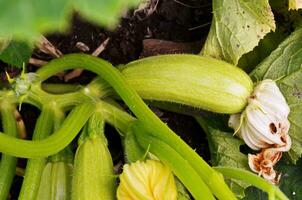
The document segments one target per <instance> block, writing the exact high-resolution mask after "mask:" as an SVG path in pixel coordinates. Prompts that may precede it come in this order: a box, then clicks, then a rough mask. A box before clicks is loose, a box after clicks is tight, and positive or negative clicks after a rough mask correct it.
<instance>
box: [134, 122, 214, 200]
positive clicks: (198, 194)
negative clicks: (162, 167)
mask: <svg viewBox="0 0 302 200" xmlns="http://www.w3.org/2000/svg"><path fill="white" fill-rule="evenodd" d="M132 130H133V132H134V133H135V136H136V138H137V140H138V141H140V142H139V143H140V145H142V147H143V149H149V151H150V152H151V153H153V154H155V155H156V156H157V157H158V158H159V159H160V161H162V162H164V163H165V164H166V165H167V166H169V167H170V169H171V170H172V171H173V172H174V174H175V175H176V176H177V177H178V178H179V179H180V180H181V182H182V183H183V184H184V185H185V186H186V187H187V189H188V190H189V191H190V193H191V194H192V196H193V197H194V199H196V200H202V199H209V200H214V199H215V197H214V196H213V194H212V192H211V191H210V189H209V188H208V186H207V185H206V184H205V183H204V181H203V180H202V178H201V177H200V176H199V175H198V174H197V173H196V171H195V170H194V169H193V168H192V166H191V165H190V164H189V163H188V162H186V160H185V159H184V158H183V157H181V156H180V155H179V154H178V153H177V152H176V151H175V150H174V149H173V148H171V147H170V146H169V145H167V144H165V143H164V142H162V141H160V140H159V139H158V138H155V137H152V136H150V135H149V134H147V133H146V134H144V135H142V134H140V133H141V132H144V131H145V130H144V128H143V127H142V126H141V125H140V123H139V122H136V123H135V124H134V125H133V126H132Z"/></svg>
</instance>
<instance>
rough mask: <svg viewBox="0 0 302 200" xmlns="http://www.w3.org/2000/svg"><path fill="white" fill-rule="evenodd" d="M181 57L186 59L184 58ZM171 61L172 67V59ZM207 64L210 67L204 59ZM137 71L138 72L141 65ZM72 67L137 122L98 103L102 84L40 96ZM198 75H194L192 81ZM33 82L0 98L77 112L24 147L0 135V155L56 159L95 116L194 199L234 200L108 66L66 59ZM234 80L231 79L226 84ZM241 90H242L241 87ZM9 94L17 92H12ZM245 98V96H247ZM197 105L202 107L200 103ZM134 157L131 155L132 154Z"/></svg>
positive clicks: (214, 173)
mask: <svg viewBox="0 0 302 200" xmlns="http://www.w3.org/2000/svg"><path fill="white" fill-rule="evenodd" d="M183 57H184V58H186V56H185V55H184V56H183ZM154 59H157V58H156V57H154ZM196 59H197V58H196ZM200 59H202V58H200ZM171 60H172V61H173V57H172V56H171ZM208 62H210V63H211V62H215V61H214V60H212V59H208ZM166 63H169V60H167V61H166V62H164V63H163V64H166ZM188 64H190V63H188ZM131 65H133V64H131ZM131 65H130V66H131ZM139 65H142V66H143V62H142V63H140V64H139ZM192 65H194V63H192ZM73 66H77V67H83V68H85V69H88V70H91V71H93V72H95V73H97V74H98V75H100V77H102V79H103V80H104V81H105V82H106V83H107V84H109V85H110V86H111V87H112V89H113V90H115V92H116V93H117V94H118V95H119V96H120V97H121V98H122V99H123V100H124V102H125V103H126V104H127V105H128V107H129V108H130V109H131V111H132V112H133V113H134V115H135V116H136V118H137V119H135V118H133V117H131V116H130V115H129V114H126V113H125V112H124V111H122V110H120V109H119V108H117V107H115V106H114V105H112V104H110V103H107V102H106V101H104V99H102V97H104V96H105V95H108V94H109V93H108V91H106V90H104V88H106V87H104V86H102V82H98V81H95V82H92V83H91V84H90V85H88V86H87V87H84V88H82V89H80V90H79V91H76V92H72V93H67V94H57V95H54V94H49V93H46V92H44V91H43V90H41V82H43V81H44V80H46V79H47V78H48V77H50V76H52V75H54V74H56V73H58V72H59V71H62V70H67V69H71V68H73ZM205 67H206V66H205ZM230 69H233V68H230ZM200 71H205V69H203V68H200ZM234 71H235V72H236V71H237V70H235V68H234ZM205 73H207V72H205ZM209 73H211V72H209ZM238 73H239V74H243V72H242V71H238ZM199 75H200V74H198V73H196V76H199ZM26 76H28V75H26V74H25V75H24V77H23V78H24V79H26ZM37 77H39V79H34V80H33V81H32V82H31V83H30V86H29V87H26V88H27V90H22V95H21V96H20V93H18V91H16V90H15V91H11V90H8V91H3V96H5V97H7V98H8V99H9V100H10V101H11V102H15V103H17V102H19V101H20V100H22V101H23V102H26V103H30V104H32V105H35V106H37V107H39V108H43V106H44V105H51V106H52V108H57V109H61V110H67V109H70V108H71V107H73V106H75V105H77V106H76V107H75V108H74V109H73V110H72V111H71V112H70V114H69V115H68V116H67V117H66V119H65V120H64V122H63V123H62V125H61V126H60V128H59V129H58V130H57V131H55V132H54V133H53V134H52V135H51V136H49V137H47V138H45V139H42V140H36V141H24V140H20V139H13V138H11V137H7V136H5V135H4V134H0V150H1V152H4V153H9V154H12V155H14V156H18V157H26V158H37V157H45V156H49V155H51V154H54V153H57V152H58V151H60V150H62V149H63V148H64V147H66V146H67V145H68V144H69V143H70V142H71V141H72V140H73V138H74V137H75V136H76V135H77V133H78V132H79V131H80V129H81V128H82V127H83V126H84V124H85V123H86V122H87V120H88V119H89V118H90V117H91V116H92V114H93V113H95V112H96V111H97V112H100V113H101V114H102V117H103V118H104V120H105V121H106V122H108V123H111V124H113V125H114V126H115V127H117V128H118V129H119V130H120V131H121V132H122V133H123V136H125V134H127V132H128V130H129V128H131V129H132V130H133V134H134V136H135V138H136V141H137V142H138V144H139V146H140V147H141V148H142V149H143V150H144V151H149V152H151V153H152V154H154V155H156V156H157V157H158V158H159V159H160V160H161V161H163V162H164V163H165V164H167V165H168V166H169V167H170V168H171V169H172V171H173V172H174V173H175V174H176V176H177V177H178V178H179V179H180V180H181V181H182V182H183V183H184V185H185V186H186V187H187V189H188V190H189V191H190V192H191V194H192V195H193V196H194V197H195V198H196V199H202V198H203V197H205V196H206V197H207V198H208V199H214V196H216V197H217V198H219V199H235V196H234V194H233V193H232V192H231V190H230V189H229V188H228V186H227V185H226V183H225V182H224V179H223V176H222V175H221V174H220V173H218V172H217V171H216V170H214V169H212V168H211V167H210V166H209V165H208V164H207V163H206V162H205V161H204V160H203V159H202V158H200V157H199V156H198V155H197V154H196V153H195V152H194V151H193V150H192V149H191V148H190V147H189V146H188V145H186V144H185V143H184V142H183V141H182V140H181V139H180V138H179V137H177V136H176V135H175V134H174V132H173V131H171V130H170V129H169V128H168V127H167V126H166V125H165V124H164V123H163V122H161V121H160V120H159V119H158V118H157V116H156V115H155V114H154V113H153V112H151V111H150V109H149V108H148V107H147V106H146V104H145V103H144V102H143V101H142V99H141V98H140V97H139V95H138V93H137V92H136V91H135V90H134V89H133V87H132V86H131V85H130V84H129V83H128V82H127V81H126V79H125V78H124V76H123V75H122V74H121V73H120V72H119V71H118V70H116V69H115V68H114V67H112V66H111V65H110V64H109V63H107V62H105V61H103V60H101V59H98V58H94V57H91V56H87V55H66V56H64V57H62V58H60V59H56V60H53V61H52V62H50V63H49V64H48V65H47V66H45V67H43V68H41V69H40V70H39V71H37ZM125 77H127V76H125ZM233 77H234V76H232V75H230V78H233ZM21 78H22V77H21ZM242 79H243V83H248V84H247V87H248V88H249V89H247V90H244V91H249V90H250V86H251V84H250V83H251V82H250V81H249V79H248V78H247V76H245V75H243V76H242V78H240V80H242ZM219 80H221V81H222V82H224V80H225V78H224V77H221V79H219V78H217V79H216V80H215V81H217V82H219ZM231 80H233V79H231ZM235 80H236V79H235ZM240 80H239V82H240ZM22 83H23V82H22ZM243 85H244V86H245V84H243ZM213 87H215V86H213ZM14 88H18V87H17V86H14ZM243 88H244V87H243ZM97 89H101V90H97ZM102 89H103V90H102ZM107 89H108V87H107ZM201 90H202V88H201ZM16 92H17V93H16ZM16 94H19V95H16ZM244 94H245V95H248V92H245V93H244ZM175 95H177V94H175ZM100 98H101V99H100ZM171 98H172V97H171ZM173 98H174V97H173ZM175 99H177V98H175ZM200 105H201V107H202V106H204V105H203V104H202V103H201V104H200ZM242 107H243V105H242ZM237 109H238V108H237ZM71 127H72V128H71ZM133 151H136V150H135V149H134V150H133ZM184 169H186V170H184ZM253 177H254V176H251V177H250V178H249V179H251V180H253V179H254V178H253ZM271 195H272V196H274V195H277V196H278V197H279V198H281V199H284V197H282V196H280V193H278V192H274V193H271Z"/></svg>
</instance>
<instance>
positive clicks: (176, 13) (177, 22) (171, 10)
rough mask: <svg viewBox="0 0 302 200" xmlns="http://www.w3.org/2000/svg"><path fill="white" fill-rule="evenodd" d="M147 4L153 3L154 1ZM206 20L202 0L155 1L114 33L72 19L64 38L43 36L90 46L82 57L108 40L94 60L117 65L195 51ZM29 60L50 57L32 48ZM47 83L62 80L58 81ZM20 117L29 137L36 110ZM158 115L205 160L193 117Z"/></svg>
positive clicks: (118, 152)
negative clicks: (150, 9)
mask: <svg viewBox="0 0 302 200" xmlns="http://www.w3.org/2000/svg"><path fill="white" fill-rule="evenodd" d="M152 2H153V3H154V4H155V3H156V1H154V0H152ZM182 2H183V3H182ZM211 16H212V14H211V5H210V3H209V2H208V1H206V0H191V1H189V0H187V1H184V0H179V1H176V0H175V1H174V0H160V1H159V3H158V5H157V9H156V10H155V11H154V12H153V13H152V14H151V15H150V16H146V13H144V12H143V11H141V12H138V13H136V14H134V12H133V11H131V12H128V13H127V14H126V16H124V17H123V18H122V19H121V22H120V25H118V27H117V28H116V29H115V30H113V31H109V30H106V29H104V28H101V27H98V26H95V25H93V24H90V23H87V22H86V21H84V20H82V19H81V18H80V17H79V16H78V15H75V16H74V18H73V20H72V26H71V28H70V31H69V32H68V33H67V34H51V35H48V36H46V37H47V39H48V40H49V41H50V42H51V43H52V44H53V45H54V46H56V47H57V48H58V49H59V50H60V51H62V53H64V54H68V53H74V52H81V50H79V49H78V48H77V47H76V44H77V42H82V43H84V44H86V45H87V46H88V47H89V50H88V51H87V52H85V53H92V52H93V51H94V50H95V49H96V48H97V47H98V46H99V45H100V44H101V43H102V42H103V41H104V40H106V39H107V38H108V37H109V38H110V40H109V43H108V45H107V46H106V49H105V50H104V51H103V52H102V53H101V54H100V55H99V57H101V58H103V59H105V60H108V61H110V62H111V63H113V64H114V65H119V64H124V63H128V62H130V61H132V60H136V59H138V58H140V57H142V56H150V55H154V54H164V53H182V52H188V53H198V52H199V51H200V48H201V45H202V41H204V39H205V37H206V35H207V33H208V30H209V23H210V22H211ZM148 39H149V40H148ZM150 39H151V40H150ZM33 57H34V58H38V59H42V60H51V59H52V57H51V56H49V55H46V54H44V53H41V52H40V51H37V50H36V51H35V52H34V54H33ZM28 70H29V71H34V70H36V67H34V66H29V68H28ZM13 72H14V71H13ZM93 76H94V75H93V74H92V73H88V72H84V73H83V74H82V75H81V76H80V77H78V78H75V79H73V80H71V81H70V82H72V83H88V82H89V81H91V79H92V77H93ZM50 81H53V82H63V81H62V80H60V79H59V78H58V77H54V78H52V79H51V80H50ZM21 114H22V116H23V118H24V120H25V122H26V124H27V125H29V126H31V127H27V129H28V133H31V132H32V130H33V125H34V123H35V119H36V118H37V116H38V114H39V112H38V111H37V110H35V109H32V108H31V107H29V106H26V105H24V107H23V108H22V113H21ZM159 115H160V117H161V119H162V120H163V121H165V122H167V124H168V125H169V126H170V127H171V128H172V129H173V130H174V131H175V132H176V133H177V134H179V135H180V136H181V138H183V139H184V140H185V141H186V142H187V143H188V144H189V145H190V146H191V147H192V148H193V149H196V151H197V152H198V153H199V154H200V155H201V156H202V157H203V158H205V159H206V160H208V161H209V149H208V145H207V140H206V138H205V134H204V133H203V131H202V129H201V128H200V126H199V125H198V124H197V122H195V120H194V118H192V117H189V116H186V115H180V114H176V113H172V112H166V111H163V110H160V114H159ZM106 132H107V133H106V135H107V136H108V140H109V142H110V144H109V147H110V150H111V152H112V155H113V158H114V160H115V163H119V162H120V161H122V160H123V158H124V157H123V153H122V147H121V144H120V139H119V136H118V134H117V133H116V131H115V129H114V128H112V127H109V126H108V127H107V128H106ZM23 163H24V162H23ZM22 165H23V164H22ZM20 181H22V179H20V178H17V179H15V180H14V182H15V186H14V187H13V190H12V191H14V192H13V193H12V194H11V199H16V198H17V194H18V192H16V191H18V188H19V187H16V186H18V185H20Z"/></svg>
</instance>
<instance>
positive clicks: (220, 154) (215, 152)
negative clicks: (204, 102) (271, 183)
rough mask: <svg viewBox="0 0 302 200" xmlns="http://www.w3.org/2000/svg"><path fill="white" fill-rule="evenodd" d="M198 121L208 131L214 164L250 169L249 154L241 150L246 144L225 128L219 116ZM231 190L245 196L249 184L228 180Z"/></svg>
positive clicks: (237, 194)
mask: <svg viewBox="0 0 302 200" xmlns="http://www.w3.org/2000/svg"><path fill="white" fill-rule="evenodd" d="M196 120H197V122H198V123H199V124H200V125H201V126H202V128H203V129H204V130H205V132H206V133H207V137H208V142H209V146H210V152H211V162H212V165H213V166H228V167H237V168H241V169H245V170H249V167H248V160H247V156H246V155H245V154H243V153H241V152H240V146H241V145H243V144H244V142H243V141H242V140H239V139H237V138H235V137H234V136H233V134H232V133H231V132H227V131H225V130H224V128H223V127H222V125H221V124H218V123H219V122H222V120H221V119H219V118H218V117H217V116H210V117H196ZM227 183H228V184H229V186H230V188H231V190H232V191H233V192H234V193H235V194H236V196H237V197H239V198H243V197H244V196H245V194H244V190H245V188H247V187H248V186H250V185H249V184H247V183H244V182H242V181H238V180H233V179H229V180H227Z"/></svg>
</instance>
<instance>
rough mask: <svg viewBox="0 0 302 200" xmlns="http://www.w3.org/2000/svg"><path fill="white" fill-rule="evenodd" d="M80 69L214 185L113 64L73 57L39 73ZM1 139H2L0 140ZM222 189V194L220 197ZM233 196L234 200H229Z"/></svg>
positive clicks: (214, 188) (209, 173) (206, 167)
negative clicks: (105, 85)
mask: <svg viewBox="0 0 302 200" xmlns="http://www.w3.org/2000/svg"><path fill="white" fill-rule="evenodd" d="M75 67H78V68H79V67H80V68H83V69H87V70H90V71H92V72H95V73H96V74H98V75H99V76H101V78H103V79H104V80H105V81H106V82H107V83H108V84H109V85H111V86H112V87H113V89H114V90H115V91H116V92H117V93H118V94H119V95H120V96H121V98H122V99H123V100H124V101H125V103H126V104H127V105H128V107H129V108H130V110H131V111H132V112H133V113H134V114H135V115H136V117H137V118H138V119H139V120H140V121H141V122H142V123H143V125H144V127H145V129H146V130H148V132H149V133H150V134H152V135H153V136H154V137H158V138H160V139H161V140H162V141H163V142H165V143H166V144H168V145H169V146H170V147H172V148H174V149H175V151H176V152H178V153H179V154H180V155H181V156H182V157H183V158H184V159H186V162H188V163H190V165H191V166H192V167H193V169H194V170H196V172H197V173H198V174H199V175H200V177H202V178H203V180H204V181H205V182H206V183H208V182H210V181H211V178H212V177H213V174H215V173H217V172H216V171H215V170H213V169H212V168H211V167H210V166H209V165H208V164H207V163H206V162H205V161H204V160H203V159H202V158H200V157H199V156H198V154H197V153H196V152H195V151H194V150H193V149H191V148H190V147H189V146H188V145H187V144H186V143H185V142H184V141H182V140H181V139H180V138H179V137H178V136H176V135H175V134H174V132H173V131H172V130H171V129H169V127H168V126H167V125H166V124H164V123H163V122H162V121H161V120H160V119H159V118H158V117H157V116H156V115H155V114H154V113H153V112H152V111H151V110H150V109H149V108H148V106H147V105H146V104H145V103H144V102H143V100H142V99H141V98H140V96H139V95H138V94H137V92H136V91H135V90H134V89H133V88H132V87H130V86H129V84H127V81H126V80H125V79H124V78H123V76H122V75H121V73H120V72H119V71H118V70H117V69H115V68H114V67H113V66H112V65H111V64H110V63H108V62H106V61H104V60H101V59H98V58H95V57H93V56H89V55H84V54H71V55H66V56H63V57H61V58H59V59H56V60H53V61H51V62H50V63H48V64H47V65H45V66H44V67H43V68H41V69H40V70H38V71H37V74H38V76H39V77H40V78H41V80H42V81H43V80H45V79H47V78H49V77H50V76H52V75H53V74H56V73H58V72H60V71H63V70H68V69H73V68H75ZM0 139H1V138H0ZM210 187H211V190H212V192H213V193H214V194H215V196H217V197H218V198H219V199H228V200H229V199H236V197H235V196H234V194H233V193H232V192H231V190H230V189H229V188H228V186H227V185H226V184H225V182H223V181H218V182H217V184H215V183H213V184H212V185H210ZM217 188H221V190H223V191H224V192H223V193H220V192H221V190H220V189H219V190H218V189H217ZM230 196H232V198H230Z"/></svg>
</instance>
